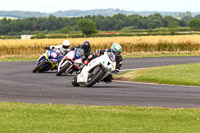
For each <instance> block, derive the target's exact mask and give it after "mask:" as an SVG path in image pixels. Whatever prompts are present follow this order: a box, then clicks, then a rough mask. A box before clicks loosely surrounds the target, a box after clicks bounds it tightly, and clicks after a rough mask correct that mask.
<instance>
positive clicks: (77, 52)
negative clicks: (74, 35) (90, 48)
mask: <svg viewBox="0 0 200 133" xmlns="http://www.w3.org/2000/svg"><path fill="white" fill-rule="evenodd" d="M83 54H84V51H83V49H80V48H79V49H76V56H77V57H79V58H80V57H82V56H83Z"/></svg>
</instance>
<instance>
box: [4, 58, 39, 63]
mask: <svg viewBox="0 0 200 133" xmlns="http://www.w3.org/2000/svg"><path fill="white" fill-rule="evenodd" d="M37 59H38V58H14V57H13V58H5V59H0V62H9V61H36V60H37Z"/></svg>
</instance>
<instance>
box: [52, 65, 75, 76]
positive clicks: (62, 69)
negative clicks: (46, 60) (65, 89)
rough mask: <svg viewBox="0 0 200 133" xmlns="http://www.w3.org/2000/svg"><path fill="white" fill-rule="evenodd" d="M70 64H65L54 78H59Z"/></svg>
mask: <svg viewBox="0 0 200 133" xmlns="http://www.w3.org/2000/svg"><path fill="white" fill-rule="evenodd" d="M71 65H72V64H71V63H70V62H67V64H65V65H64V66H63V67H62V68H61V69H60V71H58V72H57V73H56V76H60V75H61V74H62V73H64V72H65V71H66V70H67V69H68V68H69V67H70V66H71Z"/></svg>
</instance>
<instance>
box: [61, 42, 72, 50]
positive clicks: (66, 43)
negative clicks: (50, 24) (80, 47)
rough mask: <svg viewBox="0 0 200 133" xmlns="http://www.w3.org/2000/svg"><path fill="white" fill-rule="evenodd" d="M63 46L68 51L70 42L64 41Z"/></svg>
mask: <svg viewBox="0 0 200 133" xmlns="http://www.w3.org/2000/svg"><path fill="white" fill-rule="evenodd" d="M62 46H63V48H64V49H68V48H69V46H70V42H69V40H65V41H63V43H62Z"/></svg>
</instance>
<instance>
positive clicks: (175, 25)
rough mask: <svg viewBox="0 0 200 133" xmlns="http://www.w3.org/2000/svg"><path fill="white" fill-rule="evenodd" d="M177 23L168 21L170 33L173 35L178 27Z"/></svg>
mask: <svg viewBox="0 0 200 133" xmlns="http://www.w3.org/2000/svg"><path fill="white" fill-rule="evenodd" d="M178 26H179V24H178V23H177V22H176V21H171V22H170V23H169V26H168V27H169V28H170V31H171V35H174V33H175V30H176V29H177V28H178Z"/></svg>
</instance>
